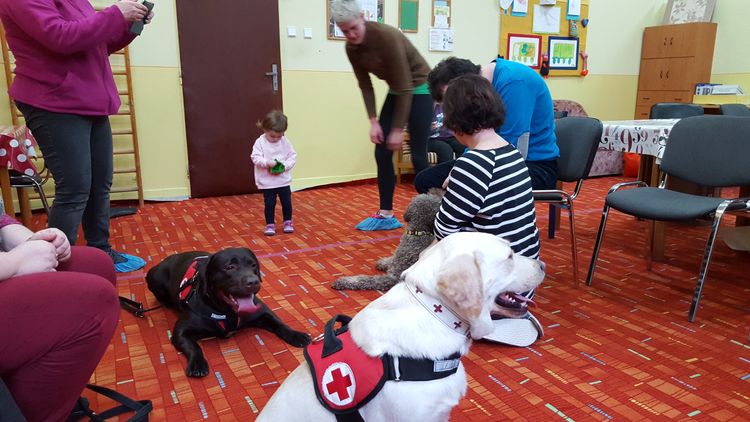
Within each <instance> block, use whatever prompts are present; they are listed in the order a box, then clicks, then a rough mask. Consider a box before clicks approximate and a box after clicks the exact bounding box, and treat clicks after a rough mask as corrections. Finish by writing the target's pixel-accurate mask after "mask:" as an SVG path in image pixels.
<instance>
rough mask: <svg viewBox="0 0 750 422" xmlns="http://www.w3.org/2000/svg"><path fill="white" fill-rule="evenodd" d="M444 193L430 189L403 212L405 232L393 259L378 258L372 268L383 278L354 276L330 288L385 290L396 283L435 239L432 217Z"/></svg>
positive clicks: (433, 219)
mask: <svg viewBox="0 0 750 422" xmlns="http://www.w3.org/2000/svg"><path fill="white" fill-rule="evenodd" d="M442 199H443V191H442V190H440V189H430V192H429V193H423V194H420V195H417V196H415V197H414V198H413V199H412V200H411V202H410V203H409V206H408V207H407V208H406V212H405V213H404V220H405V221H406V223H407V225H406V231H404V235H403V236H402V237H401V243H399V245H398V247H397V248H396V252H395V253H394V254H393V256H389V257H387V258H381V259H379V260H378V261H377V263H376V264H375V268H377V269H378V270H380V271H384V272H385V274H382V275H355V276H347V277H341V278H339V279H338V280H336V281H334V282H333V284H332V287H333V288H334V289H337V290H388V289H390V288H391V287H393V286H394V285H395V284H396V283H398V282H399V279H400V277H401V273H402V272H403V271H404V270H405V269H407V268H409V267H410V266H411V265H412V264H414V263H415V262H417V260H418V259H419V254H420V253H421V252H422V251H423V250H425V249H426V248H427V247H428V246H430V245H431V244H432V241H433V240H434V239H435V236H434V235H433V227H434V225H435V215H436V214H437V213H438V211H439V210H440V202H441V201H442Z"/></svg>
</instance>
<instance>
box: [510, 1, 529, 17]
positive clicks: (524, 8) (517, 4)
mask: <svg viewBox="0 0 750 422" xmlns="http://www.w3.org/2000/svg"><path fill="white" fill-rule="evenodd" d="M527 13H529V0H514V1H513V10H512V14H513V15H514V16H526V14H527Z"/></svg>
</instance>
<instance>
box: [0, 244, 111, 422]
mask: <svg viewBox="0 0 750 422" xmlns="http://www.w3.org/2000/svg"><path fill="white" fill-rule="evenodd" d="M75 252H77V251H74V255H75ZM104 257H106V258H107V259H109V257H108V256H107V255H106V254H104ZM96 260H99V259H98V258H96ZM108 263H109V267H110V268H109V270H110V271H111V268H112V261H111V259H109V261H108ZM118 317H119V305H118V299H117V291H116V290H115V288H114V286H113V283H112V280H108V279H105V278H102V277H100V276H98V275H94V274H86V273H80V272H68V271H61V272H52V273H37V274H31V275H24V276H19V277H13V278H10V279H7V280H4V281H2V282H0V319H2V321H3V324H2V325H0V338H2V339H3V341H2V342H0V356H2V357H3V358H2V359H1V360H0V377H2V378H3V380H4V382H5V383H6V384H7V386H8V388H9V390H10V392H11V394H12V395H13V397H14V399H15V401H16V403H17V404H18V406H19V408H20V409H21V411H22V412H23V413H24V415H25V417H26V418H27V419H28V420H29V421H47V420H65V419H66V418H67V416H68V415H69V414H70V412H71V410H72V409H73V405H74V404H75V401H76V399H77V398H78V397H79V396H80V394H81V392H82V391H83V388H84V386H85V385H86V382H87V381H88V380H89V377H90V376H91V374H92V373H93V371H94V369H95V368H96V366H97V364H98V363H99V360H100V359H101V357H102V355H103V354H104V351H105V350H106V348H107V345H108V344H109V342H110V340H111V339H112V334H113V332H114V330H115V327H116V326H117V321H118Z"/></svg>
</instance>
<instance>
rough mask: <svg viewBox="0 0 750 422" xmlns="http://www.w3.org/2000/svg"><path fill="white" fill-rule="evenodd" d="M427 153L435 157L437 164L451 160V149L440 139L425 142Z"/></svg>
mask: <svg viewBox="0 0 750 422" xmlns="http://www.w3.org/2000/svg"><path fill="white" fill-rule="evenodd" d="M427 151H429V152H434V153H435V154H436V155H437V162H438V164H440V163H444V162H446V161H451V160H453V148H451V146H450V145H449V144H448V143H447V142H445V141H444V140H442V139H439V138H430V140H429V141H427Z"/></svg>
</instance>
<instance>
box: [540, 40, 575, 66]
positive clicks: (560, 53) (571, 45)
mask: <svg viewBox="0 0 750 422" xmlns="http://www.w3.org/2000/svg"><path fill="white" fill-rule="evenodd" d="M547 54H549V68H550V69H551V70H555V69H557V70H575V69H578V38H572V37H549V39H548V52H547Z"/></svg>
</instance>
